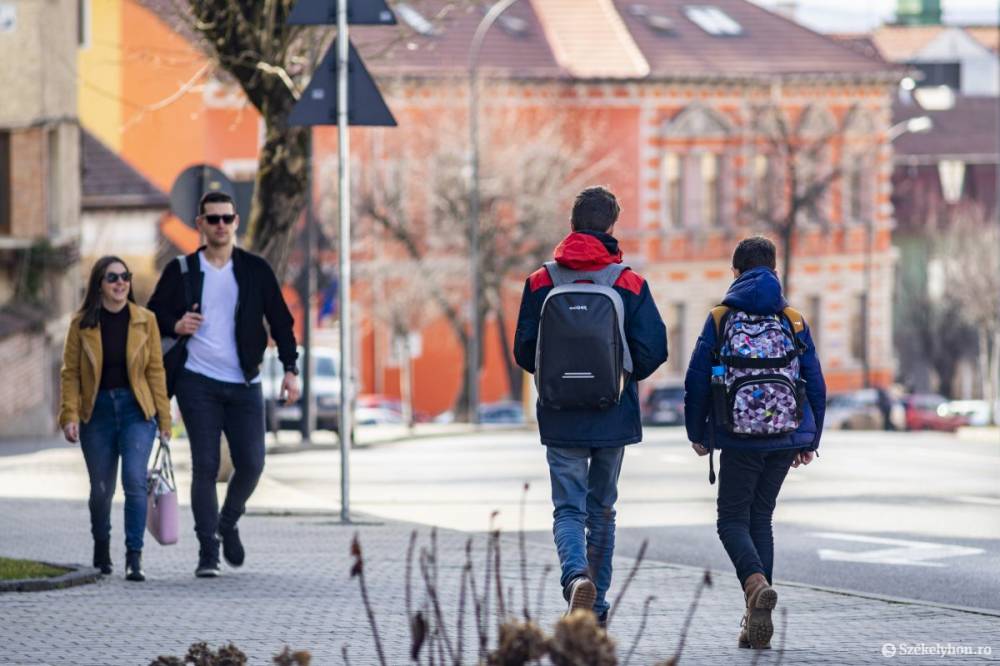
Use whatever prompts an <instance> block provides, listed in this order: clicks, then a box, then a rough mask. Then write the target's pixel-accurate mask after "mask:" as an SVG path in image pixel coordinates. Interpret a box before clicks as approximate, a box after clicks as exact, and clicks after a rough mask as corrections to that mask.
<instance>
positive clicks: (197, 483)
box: [177, 370, 264, 553]
mask: <svg viewBox="0 0 1000 666" xmlns="http://www.w3.org/2000/svg"><path fill="white" fill-rule="evenodd" d="M177 403H178V405H179V406H180V408H181V416H183V417H184V427H185V428H186V429H187V433H188V438H189V439H190V440H191V510H192V512H193V513H194V531H195V534H197V535H198V542H199V543H200V544H201V548H202V551H204V552H209V553H211V552H213V551H214V552H218V540H217V539H216V536H215V534H216V532H217V531H218V530H219V529H222V530H227V529H232V528H233V527H236V522H237V521H238V520H239V519H240V516H242V515H243V512H244V511H245V510H246V503H247V500H248V499H250V495H252V494H253V491H254V489H255V488H256V487H257V481H258V480H260V475H261V473H263V471H264V397H263V394H262V393H261V388H260V384H250V385H249V386H248V385H246V384H234V383H230V382H220V381H217V380H215V379H212V378H210V377H206V376H204V375H200V374H198V373H195V372H191V371H189V370H183V371H181V374H180V376H179V377H178V378H177ZM223 432H225V433H226V440H227V441H228V442H229V453H230V454H231V455H232V457H233V476H232V478H231V479H230V480H229V488H228V489H227V490H226V501H225V502H224V503H223V505H222V512H221V513H220V512H219V499H218V496H217V495H216V493H215V482H216V477H218V475H219V462H220V448H219V447H220V441H221V436H222V433H223Z"/></svg>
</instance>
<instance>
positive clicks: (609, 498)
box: [514, 187, 667, 624]
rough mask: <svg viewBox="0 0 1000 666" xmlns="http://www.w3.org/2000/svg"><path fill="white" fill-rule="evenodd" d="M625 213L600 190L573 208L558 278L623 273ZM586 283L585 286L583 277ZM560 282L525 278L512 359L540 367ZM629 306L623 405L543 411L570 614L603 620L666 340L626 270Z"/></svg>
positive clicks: (559, 253)
mask: <svg viewBox="0 0 1000 666" xmlns="http://www.w3.org/2000/svg"><path fill="white" fill-rule="evenodd" d="M619 212H620V208H619V205H618V201H617V199H616V198H615V195H614V194H612V193H611V192H609V191H608V190H606V189H604V188H602V187H591V188H588V189H586V190H584V191H583V192H581V193H580V194H579V195H578V196H577V198H576V202H575V203H574V205H573V213H572V218H571V225H572V233H570V234H569V235H568V236H566V238H564V239H563V241H562V242H561V243H559V246H558V247H556V250H555V255H554V256H555V261H556V263H557V264H558V270H559V271H576V272H580V273H588V272H589V273H595V272H600V271H602V270H603V269H605V268H607V267H608V266H611V265H615V264H621V263H622V260H623V259H622V253H621V250H619V249H618V241H617V240H616V239H615V238H614V236H612V235H611V234H612V233H613V232H614V225H615V222H616V221H617V219H618V215H619ZM584 279H586V278H584ZM553 287H554V282H553V279H552V276H551V275H550V273H549V271H548V269H547V268H545V267H543V268H541V269H539V270H537V271H535V272H534V273H532V274H531V276H529V277H528V279H527V281H526V283H525V285H524V294H523V296H522V297H521V311H520V314H519V315H518V320H517V332H516V333H515V337H514V358H515V359H516V360H517V364H518V365H520V366H521V367H522V368H524V369H525V370H527V371H528V372H530V373H534V372H535V370H536V368H535V364H536V357H535V353H536V349H537V347H538V329H539V321H540V319H541V316H542V306H543V304H544V303H545V298H546V296H548V295H549V293H550V292H552V289H553ZM612 287H613V289H614V290H615V291H616V292H617V293H618V295H619V296H620V297H621V300H622V304H623V306H624V333H625V339H626V342H627V344H628V349H629V351H630V353H631V360H632V365H633V371H632V373H631V374H630V375H629V376H628V379H627V382H626V383H625V385H624V388H623V390H622V393H621V397H620V401H619V402H618V403H617V404H615V405H612V406H610V407H608V408H606V409H565V410H559V409H554V408H551V407H548V406H546V405H542V404H541V403H539V404H538V406H537V416H538V429H539V432H540V434H541V439H542V444H544V445H545V447H546V456H547V458H548V463H549V476H550V478H551V481H552V503H553V505H554V507H555V510H554V512H553V519H554V520H553V528H552V531H553V535H554V537H555V542H556V550H558V552H559V561H560V563H561V568H562V575H561V577H560V583H561V584H562V586H563V596H564V597H565V599H566V600H567V602H568V604H569V608H568V611H567V612H570V611H574V610H578V609H586V610H593V612H594V613H595V614H596V615H597V617H598V621H599V622H601V623H602V624H603V623H604V622H605V621H606V618H607V613H608V608H609V605H608V602H607V600H606V598H605V596H606V594H607V591H608V588H609V587H610V585H611V568H612V567H611V558H612V555H613V554H614V544H615V508H614V507H615V501H616V500H617V498H618V475H619V473H620V472H621V467H622V458H623V456H624V452H625V446H626V445H628V444H635V443H637V442H639V441H641V440H642V425H641V420H640V416H639V391H638V383H639V381H640V380H643V379H645V378H646V377H648V376H649V375H651V374H653V372H654V371H655V370H656V369H657V368H658V367H659V366H660V365H661V364H662V363H664V362H665V361H666V360H667V332H666V327H665V326H664V325H663V320H662V319H661V318H660V313H659V311H658V310H657V309H656V304H655V303H654V302H653V296H652V294H651V293H650V291H649V285H647V284H646V281H645V280H643V279H642V278H641V277H640V276H639V275H638V274H636V273H634V272H632V271H631V270H629V269H625V270H624V271H621V273H620V275H619V277H618V278H617V279H616V281H615V282H614V284H613V285H612Z"/></svg>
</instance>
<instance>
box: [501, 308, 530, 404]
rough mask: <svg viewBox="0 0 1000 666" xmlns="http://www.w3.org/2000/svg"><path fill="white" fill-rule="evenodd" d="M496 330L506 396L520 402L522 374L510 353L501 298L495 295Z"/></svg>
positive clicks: (511, 352) (510, 348)
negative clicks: (505, 380) (505, 371)
mask: <svg viewBox="0 0 1000 666" xmlns="http://www.w3.org/2000/svg"><path fill="white" fill-rule="evenodd" d="M497 303H498V305H497V309H496V316H497V328H498V329H499V332H500V336H499V337H500V355H501V357H502V358H503V361H504V366H505V367H506V368H507V387H508V390H507V394H508V395H510V397H511V400H517V401H518V402H520V401H521V394H522V391H521V389H522V388H523V385H524V384H523V382H522V380H521V373H522V372H523V371H522V370H521V368H520V367H519V366H518V365H517V363H515V362H514V354H513V351H512V347H511V343H510V337H509V336H508V335H507V317H506V316H505V315H504V311H503V296H502V295H501V294H497Z"/></svg>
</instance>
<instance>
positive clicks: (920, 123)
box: [861, 116, 934, 388]
mask: <svg viewBox="0 0 1000 666" xmlns="http://www.w3.org/2000/svg"><path fill="white" fill-rule="evenodd" d="M933 128H934V121H933V120H931V118H930V117H929V116H916V117H914V118H909V119H907V120H904V121H902V122H898V123H896V124H895V125H893V126H892V127H890V128H889V129H888V130H887V131H886V137H887V138H888V139H889V143H892V142H893V141H895V140H896V139H898V138H899V137H901V136H903V135H904V134H923V133H925V132H929V131H931V130H932V129H933ZM874 245H875V216H874V214H872V215H866V216H865V272H864V278H863V286H862V291H863V292H864V293H863V295H862V299H863V301H862V303H861V372H862V379H863V381H864V386H865V388H871V386H872V374H871V350H870V349H869V343H870V341H871V333H870V331H869V325H870V323H871V303H872V263H873V262H874V257H873V256H872V255H873V254H874Z"/></svg>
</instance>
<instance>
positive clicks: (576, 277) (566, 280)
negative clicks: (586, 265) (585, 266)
mask: <svg viewBox="0 0 1000 666" xmlns="http://www.w3.org/2000/svg"><path fill="white" fill-rule="evenodd" d="M628 268H629V266H628V265H627V264H609V265H607V266H605V267H604V268H602V269H601V270H599V271H574V270H573V269H571V268H566V267H565V266H561V265H560V264H559V263H558V262H555V261H547V262H545V270H547V271H548V272H549V277H551V278H552V286H554V287H559V286H562V285H564V284H572V283H573V282H579V281H581V280H589V281H591V282H593V283H594V284H598V285H601V286H604V287H613V286H614V284H615V282H618V278H619V277H621V274H622V273H624V272H625V271H626V270H627V269H628Z"/></svg>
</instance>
